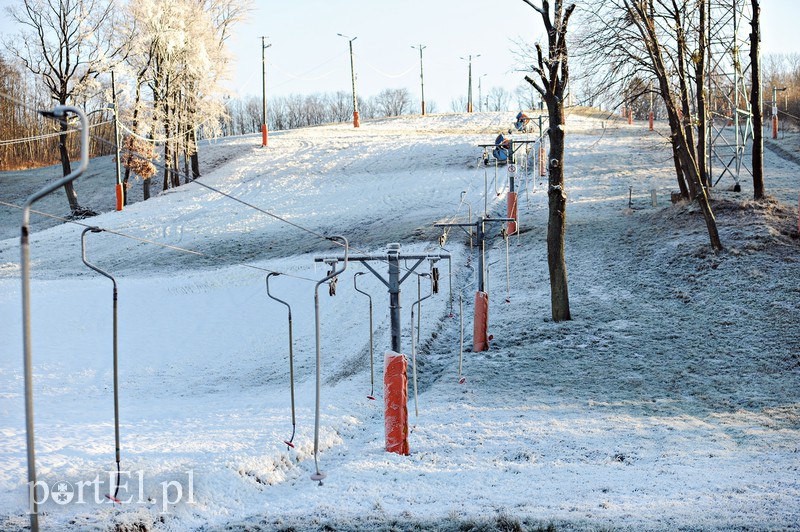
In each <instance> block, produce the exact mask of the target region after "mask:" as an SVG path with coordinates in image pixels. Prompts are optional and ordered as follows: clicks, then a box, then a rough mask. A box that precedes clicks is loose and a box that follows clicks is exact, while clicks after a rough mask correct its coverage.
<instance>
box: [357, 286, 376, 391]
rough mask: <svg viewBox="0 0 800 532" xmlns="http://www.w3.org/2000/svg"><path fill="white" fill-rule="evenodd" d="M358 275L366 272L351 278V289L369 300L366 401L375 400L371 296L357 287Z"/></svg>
mask: <svg viewBox="0 0 800 532" xmlns="http://www.w3.org/2000/svg"><path fill="white" fill-rule="evenodd" d="M359 275H366V272H357V273H356V274H355V275H354V276H353V288H355V289H356V292H359V293H361V294H364V295H365V296H367V297H368V298H369V379H370V386H371V388H370V390H371V391H370V393H369V395H368V396H367V399H375V357H374V355H373V343H374V342H373V339H372V338H373V333H372V296H371V295H369V294H368V293H366V292H365V291H363V290H361V289H360V288H359V287H358V281H357V280H358V276H359Z"/></svg>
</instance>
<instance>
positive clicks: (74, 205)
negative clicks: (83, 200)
mask: <svg viewBox="0 0 800 532" xmlns="http://www.w3.org/2000/svg"><path fill="white" fill-rule="evenodd" d="M67 129H68V126H67V124H66V122H62V123H61V134H60V135H59V136H58V153H59V155H60V156H61V172H62V174H63V175H64V176H68V175H69V174H70V173H72V166H71V165H70V162H69V151H68V150H67V133H66V131H67ZM64 192H65V193H66V195H67V202H68V203H69V210H70V211H71V212H73V213H77V212H78V211H79V210H80V208H81V206H80V205H79V204H78V193H77V192H75V187H73V186H72V182H69V183H67V184H66V185H64Z"/></svg>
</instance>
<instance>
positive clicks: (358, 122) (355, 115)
mask: <svg viewBox="0 0 800 532" xmlns="http://www.w3.org/2000/svg"><path fill="white" fill-rule="evenodd" d="M353 127H361V120H359V119H358V111H354V112H353Z"/></svg>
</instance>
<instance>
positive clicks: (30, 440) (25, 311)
mask: <svg viewBox="0 0 800 532" xmlns="http://www.w3.org/2000/svg"><path fill="white" fill-rule="evenodd" d="M68 112H72V113H75V114H77V115H78V119H79V120H80V122H81V162H80V166H79V167H78V169H77V170H75V171H73V172H71V173H69V174H68V175H66V176H64V177H63V178H61V179H59V180H58V181H55V182H53V183H51V184H50V185H48V186H46V187H44V188H42V189H41V190H39V191H37V192H35V193H34V194H32V195H31V196H30V197H29V198H28V199H27V200H26V201H25V204H24V205H23V207H22V225H21V227H20V233H21V234H20V255H21V261H20V274H21V275H20V277H21V280H22V358H23V366H24V374H25V376H24V379H25V435H26V436H25V445H26V449H27V461H28V486H31V488H30V493H29V497H30V501H29V513H30V516H31V517H30V521H31V530H32V531H33V532H37V531H38V530H39V503H38V497H37V491H38V490H37V486H38V484H37V483H36V451H35V438H34V424H33V362H32V354H31V303H30V297H31V281H30V269H31V259H30V242H29V234H30V228H29V224H30V217H31V207H32V206H33V204H34V203H36V202H37V201H39V200H40V199H42V198H43V197H45V196H47V195H48V194H50V193H51V192H53V191H54V190H57V189H59V188H61V187H63V186H64V185H66V184H68V183H71V182H72V181H74V180H75V179H77V178H78V177H79V176H80V175H81V174H82V173H83V172H85V171H86V168H88V167H89V121H88V120H87V118H86V113H84V112H83V110H81V109H78V108H77V107H73V106H70V105H59V106H57V107H55V108H54V109H53V110H52V111H50V112H48V113H41V114H42V115H45V116H48V117H56V118H63V117H64V116H65V115H66V113H68Z"/></svg>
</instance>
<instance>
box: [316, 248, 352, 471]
mask: <svg viewBox="0 0 800 532" xmlns="http://www.w3.org/2000/svg"><path fill="white" fill-rule="evenodd" d="M329 240H339V241H341V242H343V243H344V265H343V266H342V268H341V269H340V270H337V269H335V268H336V267H335V266H334V269H333V271H331V272H330V273H329V274H328V275H327V276H325V277H324V278H323V279H320V280H319V281H317V284H316V285H315V286H314V325H315V329H316V343H317V382H316V389H317V397H316V401H315V405H314V468H315V469H316V471H315V473H314V474H312V475H311V480H317V481H319V483H320V485H321V484H322V479H324V478H325V477H326V475H325V473H323V472H322V471H320V470H319V410H320V408H319V405H320V391H321V389H322V372H321V369H322V368H321V365H322V364H321V361H322V357H321V355H320V348H319V337H320V334H319V286H320V285H321V284H323V283H326V282H328V281H330V280H331V279H333V278H334V277H336V276H337V275H339V274H341V273H342V272H343V271H345V270H346V269H347V257H348V251H349V244H348V242H347V239H346V238H345V237H343V236H339V235H336V236H332V237H330V238H329Z"/></svg>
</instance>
